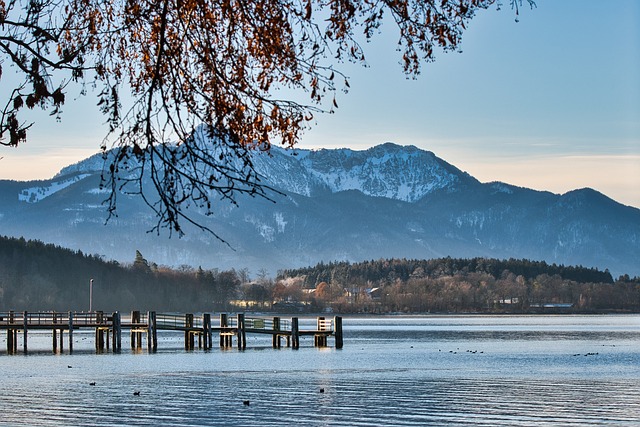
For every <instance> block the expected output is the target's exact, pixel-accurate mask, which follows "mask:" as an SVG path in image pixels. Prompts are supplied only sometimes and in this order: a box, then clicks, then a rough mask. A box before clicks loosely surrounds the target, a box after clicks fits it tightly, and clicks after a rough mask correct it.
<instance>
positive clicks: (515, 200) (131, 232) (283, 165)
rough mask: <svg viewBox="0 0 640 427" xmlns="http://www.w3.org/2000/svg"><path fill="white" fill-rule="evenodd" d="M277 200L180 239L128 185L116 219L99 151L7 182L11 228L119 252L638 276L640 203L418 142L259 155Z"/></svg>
mask: <svg viewBox="0 0 640 427" xmlns="http://www.w3.org/2000/svg"><path fill="white" fill-rule="evenodd" d="M253 161H254V166H255V168H256V171H257V172H258V173H259V174H260V177H261V180H262V182H263V183H264V184H265V185H268V186H270V187H273V188H274V189H276V190H277V191H279V192H282V193H283V194H284V195H280V194H278V193H276V194H274V195H273V196H272V198H273V200H274V201H275V202H276V203H275V204H274V203H272V202H271V201H268V200H264V199H261V198H249V197H240V198H239V200H238V202H239V205H240V206H239V207H234V206H230V205H225V204H218V206H217V208H216V211H215V212H214V214H213V215H211V216H209V217H207V216H203V215H202V216H201V215H200V214H199V213H198V212H196V211H192V212H190V213H193V214H194V215H195V216H196V219H198V220H199V221H203V223H204V224H206V225H207V226H208V227H210V228H211V229H213V230H214V231H216V232H217V233H218V234H219V235H220V236H221V237H222V238H223V239H225V240H226V241H227V242H228V243H229V245H230V246H231V247H232V248H233V250H232V249H229V247H228V246H227V245H225V244H223V243H221V242H220V241H217V240H216V239H215V238H214V237H213V236H210V235H204V234H202V233H200V232H198V231H197V230H196V229H189V228H187V234H186V236H185V237H184V238H182V239H177V238H172V239H168V238H167V237H166V236H164V235H160V236H157V235H155V234H151V235H149V234H148V233H146V231H147V230H149V229H150V228H151V227H152V225H153V224H154V222H153V221H154V219H155V218H154V217H153V215H151V212H149V210H148V209H146V208H145V207H144V205H143V203H141V201H140V200H139V199H136V198H135V197H132V196H125V195H120V196H119V205H118V213H119V216H118V217H115V218H112V219H111V220H110V221H109V223H107V224H106V225H105V224H104V223H105V220H106V216H107V213H106V208H105V207H104V206H102V205H101V202H102V201H103V200H104V199H105V198H106V196H107V194H106V193H105V191H104V190H101V189H100V188H99V184H100V174H101V172H102V164H103V163H102V162H103V160H102V156H101V155H100V154H97V155H94V156H90V157H89V158H87V159H85V160H83V161H81V162H78V163H76V164H74V165H69V166H67V167H65V168H63V169H62V170H61V171H60V172H59V173H58V174H57V175H56V176H54V177H53V178H52V179H51V180H45V181H34V182H23V183H17V182H12V181H0V202H1V203H2V205H0V206H1V207H0V227H1V230H2V234H5V235H9V236H15V237H25V238H33V239H38V240H42V241H46V242H49V243H54V244H58V245H61V246H65V247H69V248H71V249H76V250H82V251H84V252H85V253H93V254H101V255H103V256H104V257H106V258H109V259H115V260H118V261H121V262H126V261H127V260H131V259H133V256H134V254H135V250H140V251H141V252H142V253H143V254H144V255H145V257H146V258H147V259H149V260H152V261H154V262H156V263H158V264H165V265H170V266H179V265H181V264H189V265H192V266H198V265H202V266H203V267H206V268H211V267H220V268H225V269H226V268H243V267H248V268H249V269H250V270H253V271H258V270H260V269H266V270H268V271H269V272H271V273H275V271H276V270H278V269H285V268H296V267H303V266H307V265H314V264H316V263H317V262H320V261H324V262H329V261H350V262H357V261H362V260H366V259H378V258H383V257H388V258H398V257H400V258H402V257H404V258H413V259H427V258H435V257H443V256H454V257H475V256H487V257H494V258H528V259H532V260H541V261H546V262H548V263H558V264H565V265H584V266H589V267H597V268H600V269H602V270H604V269H609V270H611V271H612V272H613V273H620V274H631V275H640V265H638V264H639V263H638V262H637V260H638V259H640V210H639V209H636V208H633V207H629V206H624V205H622V204H620V203H618V202H615V201H614V200H612V199H610V198H608V197H607V196H606V195H604V194H602V193H599V192H597V191H596V190H593V189H588V188H587V189H576V190H572V191H569V192H567V193H565V194H562V195H558V194H554V193H551V192H547V191H537V190H532V189H528V188H524V187H518V186H514V185H511V184H508V183H503V182H499V181H495V182H489V183H481V182H480V181H478V180H477V179H475V178H474V177H472V176H471V175H469V174H468V173H466V172H463V171H461V170H460V169H458V168H457V167H455V166H453V165H451V164H449V163H447V162H446V161H444V160H442V159H440V158H438V157H437V156H436V155H435V154H433V153H432V152H430V151H425V150H421V149H419V148H416V147H414V146H404V147H403V146H399V145H396V144H393V143H385V144H381V145H378V146H375V147H372V148H370V149H368V150H362V151H355V150H351V149H346V148H343V149H331V150H330V149H322V150H300V149H295V150H284V149H281V148H278V147H274V148H273V149H272V151H271V153H270V154H267V153H257V154H255V155H254V156H253Z"/></svg>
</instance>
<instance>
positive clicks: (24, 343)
mask: <svg viewBox="0 0 640 427" xmlns="http://www.w3.org/2000/svg"><path fill="white" fill-rule="evenodd" d="M22 324H23V329H22V347H23V349H24V354H27V326H28V325H29V314H28V313H27V312H26V311H24V312H22Z"/></svg>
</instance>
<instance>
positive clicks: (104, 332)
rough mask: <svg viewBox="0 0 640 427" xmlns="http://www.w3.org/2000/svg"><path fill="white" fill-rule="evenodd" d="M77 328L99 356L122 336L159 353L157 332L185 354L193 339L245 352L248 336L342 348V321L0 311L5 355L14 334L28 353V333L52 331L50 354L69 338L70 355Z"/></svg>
mask: <svg viewBox="0 0 640 427" xmlns="http://www.w3.org/2000/svg"><path fill="white" fill-rule="evenodd" d="M80 329H93V330H94V331H95V348H96V351H98V352H101V351H104V350H107V351H108V350H109V349H110V347H111V349H113V351H114V352H119V351H120V350H121V349H122V333H123V331H128V332H129V334H130V344H131V348H141V347H142V341H143V336H144V337H146V344H147V348H148V349H149V350H150V351H155V350H156V349H157V348H158V332H161V331H182V332H184V345H185V349H186V350H192V349H194V348H195V344H196V340H197V343H198V347H199V348H205V349H210V348H212V347H213V335H214V333H215V334H217V335H218V338H219V343H220V347H222V348H229V347H233V340H234V338H235V340H236V345H237V347H238V349H241V350H242V349H245V348H246V345H247V338H246V336H247V334H268V335H271V336H272V344H273V347H274V348H280V347H282V341H283V340H284V341H285V342H286V346H287V347H291V348H294V349H297V348H299V346H300V337H301V336H313V337H314V346H316V347H326V346H328V339H329V337H333V339H334V345H335V347H336V348H342V346H343V339H342V318H341V317H340V316H335V317H334V318H333V319H326V318H324V317H318V318H317V319H316V327H315V329H308V330H304V329H300V322H299V319H298V318H297V317H292V318H291V319H290V320H287V319H281V318H280V317H269V318H268V317H247V316H245V315H244V314H243V313H238V314H237V315H236V316H229V315H228V314H227V313H220V316H219V320H218V323H217V325H216V324H213V323H212V316H211V313H204V314H202V315H201V316H195V315H194V314H192V313H184V314H175V313H156V312H155V311H149V312H147V313H141V312H139V311H132V312H131V314H130V315H121V314H120V312H117V311H116V312H114V313H112V314H105V313H103V312H101V311H92V312H71V311H69V312H27V311H23V312H14V311H9V312H0V330H6V331H7V353H9V354H14V353H16V352H17V351H18V334H19V333H20V332H21V333H22V339H23V343H22V348H23V351H24V352H25V353H26V352H27V349H28V331H38V330H50V331H52V347H53V351H54V352H58V351H63V347H64V334H65V332H66V334H67V336H68V350H69V352H73V332H74V331H75V330H80Z"/></svg>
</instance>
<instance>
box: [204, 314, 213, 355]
mask: <svg viewBox="0 0 640 427" xmlns="http://www.w3.org/2000/svg"><path fill="white" fill-rule="evenodd" d="M202 329H203V331H202V335H203V338H204V348H205V349H207V350H208V349H210V348H211V338H213V335H212V332H211V314H210V313H204V314H203V315H202Z"/></svg>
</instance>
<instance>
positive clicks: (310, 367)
mask: <svg viewBox="0 0 640 427" xmlns="http://www.w3.org/2000/svg"><path fill="white" fill-rule="evenodd" d="M283 318H285V317H283ZM307 321H308V322H311V321H313V319H308V320H307ZM343 327H344V348H343V349H341V350H336V349H334V348H322V349H318V348H314V347H313V338H312V337H303V338H301V342H300V349H298V350H292V349H289V348H282V349H272V348H271V341H270V340H271V338H270V337H265V336H258V337H256V336H251V335H249V336H248V337H247V349H246V350H245V351H238V350H237V349H235V348H234V349H231V350H221V349H219V348H217V347H214V348H213V350H211V351H203V350H195V351H190V352H186V351H185V350H184V349H183V338H182V336H181V335H179V334H170V333H166V332H161V333H159V337H158V347H159V350H158V351H157V352H156V353H151V354H150V353H148V352H147V351H146V348H145V349H144V350H143V351H132V350H130V349H129V348H128V337H127V336H126V335H125V338H126V339H125V340H124V342H123V351H122V353H120V354H112V353H102V354H95V352H94V351H93V350H92V348H93V334H92V333H84V334H83V333H77V332H76V333H74V339H75V341H74V353H73V354H71V355H70V354H67V353H66V352H65V353H63V354H53V353H52V352H51V349H50V343H51V335H50V334H45V333H42V334H41V335H38V334H36V333H35V332H33V333H32V332H30V335H29V354H27V355H24V354H22V353H20V352H19V353H18V354H15V355H8V354H7V353H6V336H2V342H1V343H0V375H1V377H2V380H1V382H0V425H3V426H4V425H7V426H22V425H29V426H53V425H92V426H116V425H117V426H120V425H170V426H202V425H224V426H276V425H277V426H282V425H307V426H558V425H562V426H572V425H575V426H599V425H603V426H604V425H607V426H612V425H615V426H637V425H640V316H638V315H600V316H573V315H571V316H569V315H567V316H384V317H348V316H345V317H344V318H343ZM19 341H20V343H21V336H20V337H19ZM216 342H217V341H216V339H214V343H216ZM329 344H330V345H333V339H330V340H329ZM94 382H95V385H91V383H94ZM134 392H136V393H137V392H139V395H134ZM244 401H248V402H247V403H249V404H248V405H246V404H245V402H244Z"/></svg>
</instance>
